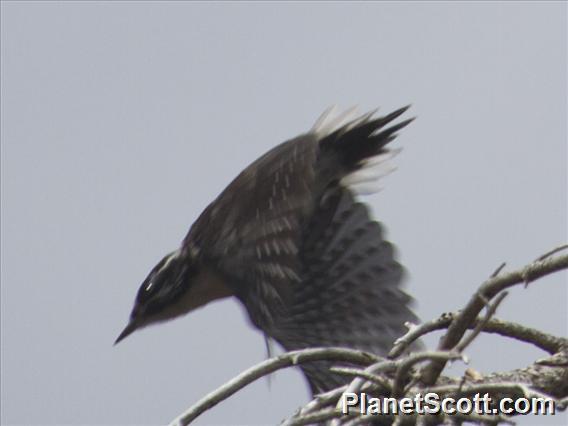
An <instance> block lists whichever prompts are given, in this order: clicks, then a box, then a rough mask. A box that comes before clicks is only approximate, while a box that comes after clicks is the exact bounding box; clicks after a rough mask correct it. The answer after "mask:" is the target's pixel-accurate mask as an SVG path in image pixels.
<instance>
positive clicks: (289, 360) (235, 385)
mask: <svg viewBox="0 0 568 426" xmlns="http://www.w3.org/2000/svg"><path fill="white" fill-rule="evenodd" d="M378 359H379V358H378V357H377V356H376V355H372V354H369V353H367V352H363V351H357V350H353V349H346V348H314V349H303V350H299V351H292V352H287V353H285V354H282V355H279V356H277V357H274V358H270V359H267V360H265V361H263V362H261V363H259V364H257V365H255V366H253V367H251V368H249V369H248V370H245V371H243V372H242V373H241V374H239V375H238V376H236V377H234V378H233V379H231V380H229V381H228V382H227V383H225V384H224V385H222V386H220V387H219V388H217V389H216V390H215V391H213V392H211V393H210V394H208V395H206V396H205V397H204V398H202V399H201V400H200V401H198V402H197V403H196V404H194V405H193V406H192V407H190V408H189V409H188V410H186V411H185V412H184V413H183V414H181V415H180V416H178V417H177V418H176V419H174V420H173V421H172V422H171V425H180V426H182V425H183V426H185V425H188V424H189V423H191V422H192V421H193V420H195V419H196V418H197V417H198V416H199V415H201V414H202V413H203V412H205V411H207V410H208V409H210V408H211V407H214V406H215V405H217V404H218V403H219V402H221V401H223V400H225V399H227V398H228V397H229V396H231V395H233V394H234V393H235V392H237V391H238V390H240V389H242V388H243V387H245V386H246V385H248V384H250V383H252V382H254V381H255V380H257V379H259V378H260V377H263V376H265V375H266V374H269V373H272V372H273V371H276V370H280V369H282V368H287V367H292V366H294V365H297V364H302V363H305V362H311V361H321V360H330V361H343V362H351V363H354V364H362V365H369V364H370V363H372V362H376V361H377V360H378Z"/></svg>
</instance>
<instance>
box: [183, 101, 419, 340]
mask: <svg viewBox="0 0 568 426" xmlns="http://www.w3.org/2000/svg"><path fill="white" fill-rule="evenodd" d="M405 110H406V108H402V109H399V110H397V111H395V112H393V113H391V114H388V115H386V116H384V117H379V118H373V117H372V115H373V114H372V113H369V114H365V115H362V116H359V117H357V116H355V115H354V114H355V111H354V110H349V111H347V112H346V113H344V114H340V115H335V114H333V111H329V112H326V113H324V115H323V116H322V117H321V118H320V120H318V122H317V123H316V125H315V126H314V128H313V129H312V130H311V131H310V132H308V133H306V134H304V135H301V136H299V137H297V138H295V139H292V140H290V141H287V142H284V143H282V144H281V145H279V146H277V147H275V148H274V149H272V150H271V151H269V152H268V153H266V154H265V155H264V156H262V157H260V158H259V159H258V160H256V161H255V162H254V163H252V164H251V165H250V166H249V167H247V168H246V169H245V170H244V171H243V172H242V173H241V174H240V175H239V176H237V178H235V180H234V181H233V182H231V184H230V185H229V186H228V187H227V188H226V189H225V190H224V191H223V192H222V193H221V194H220V195H219V197H218V198H217V199H216V200H215V201H213V203H211V204H210V205H209V206H208V208H207V209H206V210H205V211H204V212H203V214H202V215H201V216H200V218H199V219H198V220H197V221H196V223H195V224H194V225H193V227H192V229H191V230H190V232H189V234H188V236H187V237H186V240H185V241H184V244H183V246H184V247H186V248H187V247H195V249H196V251H197V252H199V251H201V253H200V256H202V258H203V259H204V261H206V262H207V263H208V264H209V265H212V264H213V265H215V268H216V269H217V271H218V272H219V273H220V274H221V275H222V276H224V277H225V279H226V282H227V284H228V285H229V286H230V287H231V288H232V290H233V291H234V293H235V295H236V296H237V297H238V298H239V299H240V300H241V301H242V302H243V304H244V305H245V307H246V308H247V311H248V313H249V316H250V318H251V320H252V322H253V323H254V324H255V325H256V326H257V327H259V328H260V329H262V330H264V331H265V332H266V333H267V334H269V335H271V333H270V332H269V330H270V329H271V328H272V327H273V325H274V324H276V323H277V322H278V321H280V320H281V318H285V317H287V316H289V315H290V313H291V312H292V311H293V310H294V309H298V306H299V305H298V302H297V300H298V299H297V298H298V294H305V297H313V291H315V290H313V289H312V288H311V287H312V286H313V287H314V288H316V287H317V288H319V289H323V290H325V291H326V292H327V293H326V294H332V295H334V297H335V295H339V294H341V291H344V290H345V289H344V288H342V287H340V286H339V284H338V286H337V289H338V291H337V293H336V294H335V293H334V292H333V290H332V289H326V288H324V287H325V285H327V284H334V283H333V282H331V283H328V281H329V280H330V279H332V278H333V276H332V275H329V274H330V273H332V272H333V273H338V272H337V271H340V269H337V268H338V267H340V268H341V267H347V268H350V267H351V266H350V264H347V263H345V262H343V261H342V257H341V256H339V257H337V258H334V259H332V263H330V262H327V263H325V267H326V268H329V271H326V274H327V275H322V277H323V278H322V279H323V281H321V280H320V281H317V279H316V277H315V275H314V274H313V272H312V270H311V269H310V268H312V267H317V265H319V264H321V263H322V261H323V260H322V259H320V258H319V257H318V256H319V255H320V254H321V255H322V256H324V255H325V256H328V255H329V253H327V252H323V251H322V252H321V253H320V252H318V251H317V250H316V249H315V248H314V247H316V246H317V247H319V246H318V245H317V244H316V243H318V241H317V240H318V239H320V234H321V238H323V235H324V234H323V233H322V232H323V230H322V232H319V233H318V232H316V230H317V229H320V228H321V227H322V225H321V224H320V223H319V222H320V219H321V218H323V217H324V216H325V215H328V216H329V217H328V221H329V220H331V218H333V217H335V215H334V214H335V210H337V208H338V205H335V207H333V206H332V204H333V200H335V203H336V204H337V203H338V201H339V200H340V199H343V197H339V198H337V196H334V195H333V194H334V193H337V191H340V193H341V194H343V192H345V191H347V190H346V189H345V188H347V187H351V186H354V187H356V186H357V185H360V184H363V185H365V184H366V183H367V182H368V181H369V180H376V177H377V176H376V175H375V174H373V173H369V172H370V171H373V169H372V167H371V166H373V165H374V164H377V163H376V162H375V160H376V159H377V158H383V157H384V155H383V154H388V150H387V149H385V148H384V146H385V145H386V144H387V143H388V142H389V141H391V140H392V139H394V137H395V134H396V131H397V130H399V129H401V128H402V127H404V126H405V125H406V124H408V123H409V122H410V120H406V121H403V122H401V123H399V124H396V125H393V126H391V127H388V128H386V125H387V124H389V123H390V122H391V121H392V120H394V119H396V118H397V117H398V116H399V115H401V114H402V113H403V112H404V111H405ZM377 156H378V157H377ZM383 159H384V158H383ZM383 163H384V162H381V161H379V163H378V164H379V166H380V165H381V164H383ZM342 191H343V192H342ZM350 200H351V202H349V203H347V204H348V205H349V206H351V205H352V204H353V203H352V199H350ZM325 206H332V207H328V209H327V210H325V211H323V210H322V209H323V208H324V207H325ZM353 208H354V207H353ZM334 209H335V210H334ZM362 212H364V213H362ZM355 213H357V214H358V215H359V216H358V217H364V219H365V220H366V221H367V222H370V221H369V220H368V216H367V214H366V210H365V208H364V207H362V206H361V207H358V208H356V211H355V212H354V214H355ZM330 215H331V216H330ZM357 223H358V222H357ZM334 226H335V225H334ZM368 226H369V229H368V230H367V231H373V229H374V228H377V227H378V225H376V224H374V222H370V224H369V225H368ZM323 229H325V230H327V231H330V230H331V228H329V227H326V226H324V228H323ZM340 231H341V232H346V233H349V232H351V231H352V229H351V227H348V228H346V229H340ZM357 232H359V231H357ZM373 232H374V231H373ZM338 235H339V234H337V232H331V234H330V238H331V240H330V242H329V243H328V246H329V247H330V249H338V248H339V249H340V250H343V248H341V247H340V246H338V245H336V244H335V243H333V244H332V242H334V241H335V240H336V239H337V238H338ZM370 235H372V236H373V237H372V238H371V242H376V241H377V238H379V239H380V234H378V235H379V236H378V237H377V234H376V232H375V233H371V234H370ZM350 237H351V238H354V242H355V243H356V244H363V243H364V242H365V241H367V240H366V237H365V235H359V234H357V235H351V236H350ZM380 242H382V240H380ZM318 244H319V243H318ZM389 247H390V246H388V244H387V245H385V246H384V247H381V248H380V250H382V251H381V252H380V253H379V255H386V256H387V257H388V256H390V257H392V254H389V253H390V252H389V251H388V250H390V248H389ZM310 253H316V254H315V255H310ZM330 253H331V252H330ZM379 255H378V256H379ZM311 262H315V263H314V264H313V265H312V264H311ZM333 262H336V263H337V265H335V264H333ZM369 262H370V261H369ZM341 265H343V266H341ZM347 272H352V271H347ZM356 272H358V271H356ZM398 272H399V271H398ZM387 273H388V274H396V273H397V270H396V268H394V269H393V270H392V271H390V270H389V271H386V272H383V273H382V274H383V275H381V277H382V278H383V279H385V277H386V275H385V274H387ZM389 277H390V276H389ZM398 280H399V277H396V276H393V278H392V280H391V281H393V282H396V283H398ZM341 282H343V281H341ZM324 284H325V285H324ZM318 286H319V287H318ZM384 287H385V291H388V288H387V286H386V285H385V286H384ZM304 291H305V292H306V293H302V292H304ZM397 295H398V293H397ZM353 297H362V295H358V296H356V295H354V296H353ZM291 310H292V311H291ZM298 324H299V323H298ZM379 334H380V333H378V334H377V335H379ZM313 343H315V342H313ZM345 343H346V344H347V342H345Z"/></svg>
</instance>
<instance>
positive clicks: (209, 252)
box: [184, 134, 318, 326]
mask: <svg viewBox="0 0 568 426" xmlns="http://www.w3.org/2000/svg"><path fill="white" fill-rule="evenodd" d="M317 149H318V147H317V140H316V138H315V137H314V135H312V134H305V135H302V136H299V137H298V138H296V139H293V140H290V141H287V142H285V143H283V144H281V145H279V146H277V147H275V148H274V149H273V150H271V151H269V152H268V153H267V154H265V155H264V156H262V157H260V158H259V159H258V160H256V161H255V162H254V163H252V164H251V165H250V166H249V167H247V168H246V169H245V170H244V171H243V172H242V173H241V174H240V175H239V176H237V178H235V180H234V181H233V182H231V184H230V185H229V186H228V187H227V188H226V189H225V190H224V191H223V192H222V193H221V194H220V195H219V197H218V198H217V199H216V200H215V201H213V202H212V203H211V204H210V205H209V207H208V208H207V209H206V210H205V211H204V213H203V214H202V215H201V216H200V218H199V219H198V220H197V221H196V223H195V224H194V225H193V227H192V229H191V230H190V232H189V234H188V236H187V237H186V241H185V242H184V246H191V245H194V246H196V247H198V248H202V249H203V250H205V251H206V253H202V255H203V257H204V258H206V259H207V262H209V263H210V264H214V265H215V267H216V269H217V270H218V272H219V273H220V274H222V275H223V276H224V277H225V278H226V280H227V284H228V285H229V286H230V287H231V288H232V289H233V291H234V292H235V294H236V295H237V297H239V298H240V299H241V300H242V301H243V302H246V303H245V304H246V305H247V308H249V312H250V311H251V310H252V311H253V312H255V314H254V315H251V318H252V319H253V321H255V322H256V323H257V325H259V326H260V324H258V323H259V322H260V323H262V322H265V321H270V318H271V317H273V316H274V314H275V311H276V310H278V308H279V307H281V306H283V305H285V304H286V302H285V301H286V300H288V299H289V297H290V291H291V289H292V284H293V283H296V282H300V281H301V272H302V271H301V264H300V259H299V257H298V252H299V245H300V242H301V237H302V230H303V224H302V221H303V218H304V217H306V216H309V210H310V209H311V208H312V206H313V196H314V194H313V190H312V189H313V182H314V163H315V159H316V154H317ZM257 319H258V321H256V320H257Z"/></svg>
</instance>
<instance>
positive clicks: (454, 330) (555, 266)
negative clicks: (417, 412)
mask: <svg viewBox="0 0 568 426" xmlns="http://www.w3.org/2000/svg"><path fill="white" fill-rule="evenodd" d="M566 268H568V255H564V256H559V257H556V258H547V259H545V260H540V261H536V262H533V263H531V264H530V265H528V266H526V267H525V268H523V269H521V270H517V271H513V272H509V273H507V274H504V275H498V276H496V277H493V278H490V279H489V280H487V281H486V282H485V283H484V284H483V285H482V286H481V287H480V289H479V291H478V292H477V293H476V294H475V295H474V296H473V297H472V298H471V299H470V301H469V302H468V304H467V306H466V307H465V309H464V310H463V311H462V312H461V313H460V314H459V315H458V317H457V318H456V319H455V320H454V321H453V322H452V324H451V325H450V326H449V327H448V331H447V332H446V334H445V335H444V336H443V337H442V339H441V341H440V344H439V345H438V350H439V351H447V350H451V349H453V348H454V347H455V345H457V344H458V343H459V341H460V340H461V338H462V337H463V335H464V333H465V331H466V330H467V329H468V328H469V325H470V324H471V323H473V322H474V321H475V319H476V318H477V315H478V314H479V312H480V311H481V310H482V309H483V307H484V306H485V303H484V302H483V300H482V299H481V298H480V297H479V295H483V297H484V298H486V299H488V300H491V299H492V298H493V297H495V295H497V294H498V293H500V292H501V291H503V290H505V289H506V288H508V287H512V286H514V285H517V284H522V283H528V282H531V281H533V280H535V279H537V278H540V277H543V276H545V275H548V274H551V273H553V272H556V271H559V270H562V269H566ZM445 365H446V361H444V360H433V361H432V362H431V363H430V364H429V365H428V366H427V367H426V368H425V369H423V371H422V382H423V383H424V384H426V385H432V384H434V383H435V382H436V380H437V379H438V377H439V376H440V373H441V372H442V370H443V369H444V366H445Z"/></svg>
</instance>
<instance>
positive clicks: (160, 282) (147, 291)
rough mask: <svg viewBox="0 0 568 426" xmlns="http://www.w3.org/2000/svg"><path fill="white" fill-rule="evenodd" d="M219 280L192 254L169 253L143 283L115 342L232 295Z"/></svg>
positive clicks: (178, 251)
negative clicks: (206, 270)
mask: <svg viewBox="0 0 568 426" xmlns="http://www.w3.org/2000/svg"><path fill="white" fill-rule="evenodd" d="M217 281H218V280H215V279H213V277H212V276H211V274H206V273H205V270H204V268H202V267H201V266H200V265H198V262H197V261H196V260H195V259H194V258H193V257H192V256H191V255H189V254H186V253H184V252H182V251H181V250H176V251H174V252H172V253H170V254H168V255H167V256H165V257H164V258H163V259H162V260H161V261H160V262H159V263H158V264H157V265H156V266H155V267H154V269H152V271H151V272H150V274H149V275H148V277H147V278H146V279H145V280H144V282H143V283H142V285H141V286H140V289H139V290H138V294H137V295H136V300H135V301H134V307H133V308H132V313H131V314H130V320H129V322H128V324H127V326H126V327H125V328H124V330H123V331H122V333H120V335H119V336H118V338H117V339H116V341H115V344H117V343H118V342H120V341H121V340H123V339H124V338H126V337H127V336H128V335H130V334H132V333H133V332H134V331H136V330H138V329H140V328H142V327H146V326H147V325H150V324H154V323H157V322H161V321H167V320H169V319H173V318H175V317H177V316H180V315H183V314H186V313H188V312H190V311H192V310H193V309H195V308H197V307H199V306H201V305H204V304H205V303H207V302H209V301H211V300H213V299H217V298H219V297H225V296H228V295H229V293H228V291H227V290H226V288H225V289H220V288H219V287H218V284H219V283H218V282H217ZM220 290H221V291H220Z"/></svg>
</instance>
